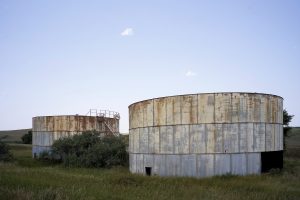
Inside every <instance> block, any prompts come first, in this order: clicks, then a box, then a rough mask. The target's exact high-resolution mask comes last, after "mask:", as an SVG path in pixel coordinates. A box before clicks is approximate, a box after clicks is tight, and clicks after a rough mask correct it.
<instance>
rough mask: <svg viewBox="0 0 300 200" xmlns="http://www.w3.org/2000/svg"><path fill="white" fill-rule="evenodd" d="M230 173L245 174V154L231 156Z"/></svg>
mask: <svg viewBox="0 0 300 200" xmlns="http://www.w3.org/2000/svg"><path fill="white" fill-rule="evenodd" d="M231 173H232V174H236V175H245V174H247V157H246V154H231Z"/></svg>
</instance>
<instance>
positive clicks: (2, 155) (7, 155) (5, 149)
mask: <svg viewBox="0 0 300 200" xmlns="http://www.w3.org/2000/svg"><path fill="white" fill-rule="evenodd" d="M12 158H13V156H12V154H11V152H10V151H9V146H8V145H7V144H5V143H4V142H2V141H1V140H0V161H10V160H12Z"/></svg>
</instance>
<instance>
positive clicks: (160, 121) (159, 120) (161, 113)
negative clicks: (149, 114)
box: [154, 98, 167, 126]
mask: <svg viewBox="0 0 300 200" xmlns="http://www.w3.org/2000/svg"><path fill="white" fill-rule="evenodd" d="M166 105H167V103H166V98H162V99H154V126H161V125H166V120H167V108H166Z"/></svg>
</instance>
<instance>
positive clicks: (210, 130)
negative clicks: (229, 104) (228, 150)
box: [206, 124, 215, 153]
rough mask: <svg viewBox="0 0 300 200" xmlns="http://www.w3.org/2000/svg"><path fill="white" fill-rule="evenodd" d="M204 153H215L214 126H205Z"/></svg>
mask: <svg viewBox="0 0 300 200" xmlns="http://www.w3.org/2000/svg"><path fill="white" fill-rule="evenodd" d="M206 134H207V135H206V153H214V151H215V125H214V124H206Z"/></svg>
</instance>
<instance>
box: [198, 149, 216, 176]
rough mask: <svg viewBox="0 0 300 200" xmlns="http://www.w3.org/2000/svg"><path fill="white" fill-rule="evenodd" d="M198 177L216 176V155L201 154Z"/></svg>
mask: <svg viewBox="0 0 300 200" xmlns="http://www.w3.org/2000/svg"><path fill="white" fill-rule="evenodd" d="M197 166H198V176H199V177H209V176H213V175H214V173H215V172H214V154H200V155H198V159H197Z"/></svg>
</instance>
